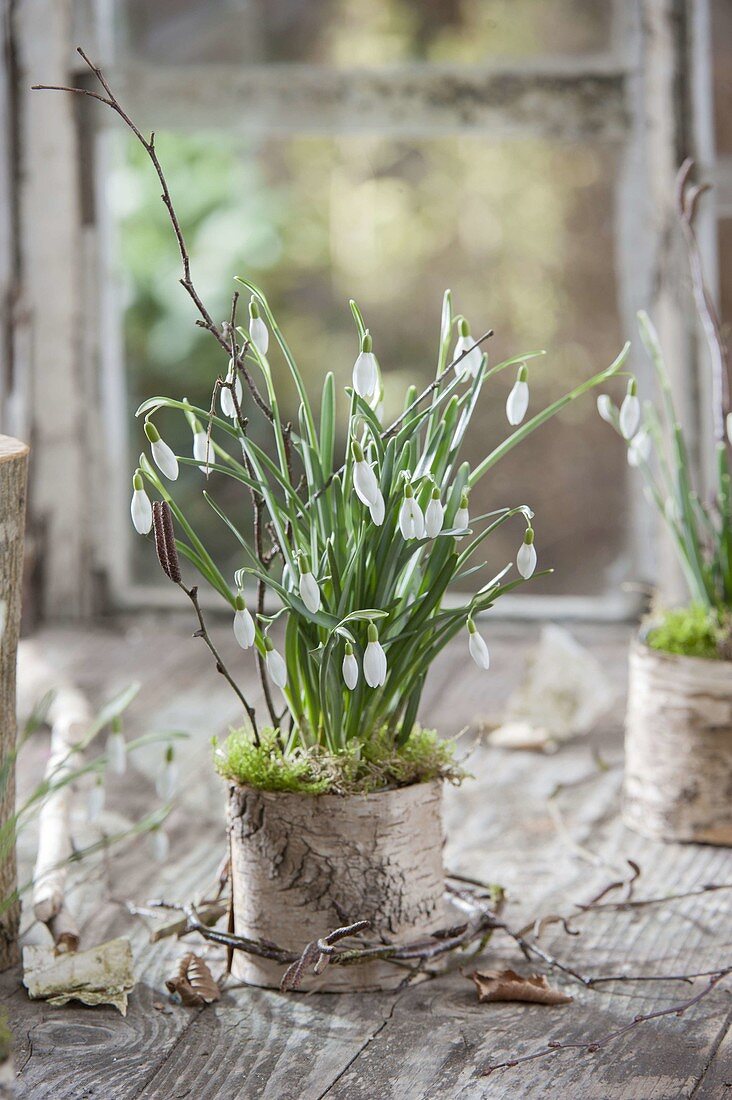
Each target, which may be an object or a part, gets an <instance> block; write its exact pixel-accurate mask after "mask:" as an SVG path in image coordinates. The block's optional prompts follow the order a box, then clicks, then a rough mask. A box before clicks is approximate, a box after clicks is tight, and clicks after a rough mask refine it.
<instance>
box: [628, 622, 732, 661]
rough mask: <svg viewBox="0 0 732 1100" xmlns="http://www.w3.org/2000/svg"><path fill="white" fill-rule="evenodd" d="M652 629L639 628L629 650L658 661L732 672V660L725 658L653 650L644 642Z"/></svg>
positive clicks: (649, 627) (649, 626) (650, 627)
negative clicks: (684, 663)
mask: <svg viewBox="0 0 732 1100" xmlns="http://www.w3.org/2000/svg"><path fill="white" fill-rule="evenodd" d="M652 629H653V626H652V624H649V625H648V626H646V627H639V628H638V631H637V632H636V633H635V634H634V635H633V638H632V641H631V650H633V651H635V652H637V653H642V654H647V655H652V656H653V657H658V658H659V659H660V660H665V661H674V662H677V663H678V662H679V661H688V663H689V664H690V665H698V666H699V667H701V666H704V668H710V667H711V668H728V669H730V670H732V660H730V659H728V658H726V657H693V656H691V655H690V654H686V653H670V652H669V651H668V650H666V649H654V648H653V646H650V645H649V644H648V642H647V641H646V640H645V639H646V636H647V634H648V631H649V630H652Z"/></svg>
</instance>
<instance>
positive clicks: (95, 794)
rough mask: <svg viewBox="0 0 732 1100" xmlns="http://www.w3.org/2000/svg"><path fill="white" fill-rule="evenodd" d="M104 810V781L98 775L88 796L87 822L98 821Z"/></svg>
mask: <svg viewBox="0 0 732 1100" xmlns="http://www.w3.org/2000/svg"><path fill="white" fill-rule="evenodd" d="M103 809H104V780H103V779H102V777H101V775H98V776H97V778H96V780H95V782H94V786H93V787H90V788H89V792H88V794H87V796H86V817H87V821H96V820H97V818H98V817H99V815H100V814H101V812H102V810H103Z"/></svg>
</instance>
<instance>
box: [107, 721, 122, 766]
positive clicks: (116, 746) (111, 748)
mask: <svg viewBox="0 0 732 1100" xmlns="http://www.w3.org/2000/svg"><path fill="white" fill-rule="evenodd" d="M106 752H107V767H108V768H109V770H110V772H112V774H113V775H124V774H125V772H126V771H127V742H126V741H125V738H124V734H123V733H122V732H121V731H120V730H113V731H112V733H110V735H109V737H108V738H107V746H106Z"/></svg>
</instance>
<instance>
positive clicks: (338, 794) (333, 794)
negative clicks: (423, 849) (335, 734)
mask: <svg viewBox="0 0 732 1100" xmlns="http://www.w3.org/2000/svg"><path fill="white" fill-rule="evenodd" d="M224 782H225V783H226V785H227V788H228V789H229V792H230V793H232V792H233V791H254V792H255V793H256V794H261V795H271V796H273V797H277V796H279V795H286V796H288V797H290V798H303V799H313V800H315V799H323V798H334V799H337V800H338V801H339V802H345V801H346V800H347V799H361V798H363V799H368V798H374V799H377V798H382V797H384V796H385V795H398V794H402V793H404V792H406V791H413V790H415V789H422V790H426V789H428V788H437V787H441V785H442V784H443V783H444V782H445V777H444V776H440V775H436V776H433V777H432V778H431V779H419V780H417V781H416V782H414V783H404V784H403V785H402V786H400V787H380V788H379V789H378V790H375V791H349V792H342V791H316V792H313V791H286V790H271V789H270V788H269V787H252V786H251V785H250V784H249V783H237V782H236V781H235V780H233V779H226V780H224Z"/></svg>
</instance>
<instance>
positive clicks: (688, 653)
mask: <svg viewBox="0 0 732 1100" xmlns="http://www.w3.org/2000/svg"><path fill="white" fill-rule="evenodd" d="M729 636H730V624H729V621H728V616H726V615H725V616H720V613H719V612H718V611H717V610H716V609H714V608H708V607H703V606H702V605H701V604H692V605H691V606H690V607H678V608H674V609H673V610H671V611H666V612H665V614H664V615H663V617H662V618H661V620H660V621H659V622H658V623H657V624H656V625H655V626H654V627H653V628H652V629H651V630H649V632H648V636H647V638H646V641H647V643H648V645H649V646H650V647H651V649H659V650H662V651H663V652H664V653H678V654H680V655H681V656H682V657H704V658H706V659H707V660H719V659H721V658H723V657H725V656H726V648H727V646H728V644H729Z"/></svg>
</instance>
